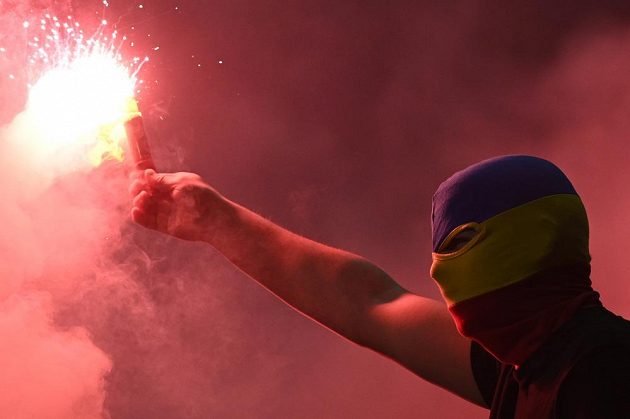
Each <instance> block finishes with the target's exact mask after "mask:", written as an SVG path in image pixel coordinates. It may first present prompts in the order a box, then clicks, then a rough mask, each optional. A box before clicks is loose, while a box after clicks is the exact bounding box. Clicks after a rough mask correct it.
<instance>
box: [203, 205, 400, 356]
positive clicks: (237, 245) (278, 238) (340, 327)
mask: <svg viewBox="0 0 630 419" xmlns="http://www.w3.org/2000/svg"><path fill="white" fill-rule="evenodd" d="M214 201H215V202H214V205H213V209H212V212H211V213H212V216H209V217H205V220H204V231H205V233H204V241H206V242H208V243H209V244H211V245H212V246H214V247H215V248H216V249H217V250H218V251H219V252H221V253H222V254H223V255H224V256H225V257H226V258H228V259H229V260H230V261H231V262H232V263H234V264H235V265H236V266H237V267H238V268H240V269H241V270H242V271H243V272H245V273H246V274H247V275H249V276H250V277H252V278H253V279H255V280H256V281H257V282H259V283H260V284H261V285H263V286H264V287H266V288H267V289H269V290H270V291H271V292H272V293H274V294H275V295H277V296H278V297H279V298H281V299H282V300H284V301H285V302H287V303H288V304H290V305H291V306H293V307H295V308H296V309H297V310H299V311H301V312H303V313H304V314H306V315H308V316H310V317H312V318H313V319H315V320H316V321H318V322H320V323H322V324H324V325H325V326H326V327H328V328H330V329H332V330H334V331H336V332H338V333H340V334H341V335H343V336H345V337H347V338H349V339H351V340H353V341H355V342H358V343H360V344H364V343H365V342H366V333H367V331H366V329H369V325H368V323H369V322H368V321H367V316H368V313H369V311H370V308H371V307H372V306H373V305H374V304H376V303H378V302H380V301H379V300H380V299H384V298H385V299H386V298H389V296H391V294H392V293H396V292H398V291H402V289H401V288H400V287H399V286H398V285H397V284H396V283H395V282H394V281H393V280H391V279H390V278H389V276H387V274H385V273H384V272H383V271H382V270H380V269H379V268H377V267H376V266H375V265H374V264H372V263H370V262H369V261H367V260H365V259H363V258H361V257H360V256H357V255H354V254H351V253H348V252H345V251H342V250H339V249H334V248H331V247H329V246H325V245H323V244H320V243H317V242H314V241H312V240H309V239H306V238H304V237H301V236H298V235H296V234H294V233H291V232H290V231H288V230H286V229H283V228H282V227H279V226H278V225H276V224H274V223H272V222H270V221H268V220H266V219H264V218H263V217H261V216H259V215H257V214H255V213H253V212H252V211H250V210H248V209H246V208H243V207H241V206H239V205H237V204H235V203H233V202H230V201H229V200H227V199H225V198H223V197H221V196H219V195H217V196H215V198H214Z"/></svg>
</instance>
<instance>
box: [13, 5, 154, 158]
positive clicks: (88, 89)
mask: <svg viewBox="0 0 630 419" xmlns="http://www.w3.org/2000/svg"><path fill="white" fill-rule="evenodd" d="M31 26H32V25H25V26H24V28H25V30H28V28H29V27H31ZM106 26H107V22H106V21H103V23H102V24H101V26H100V28H99V30H98V31H97V32H96V34H95V35H94V36H92V37H90V38H86V37H85V35H84V34H83V31H82V29H81V28H80V26H79V25H78V23H76V22H74V20H73V19H72V17H71V16H68V21H66V22H62V21H61V20H60V19H58V18H57V17H55V16H48V15H47V16H46V19H42V20H41V26H40V27H39V28H38V29H37V30H38V31H39V30H40V29H41V31H40V32H41V33H40V32H37V34H36V35H33V36H32V38H31V41H30V43H29V46H30V47H31V48H32V55H31V59H30V63H31V65H32V66H33V67H36V66H37V65H38V64H39V66H40V67H41V68H40V71H39V73H40V74H41V76H40V77H39V78H38V79H37V81H36V82H35V83H34V84H33V85H30V89H29V97H28V104H27V113H28V114H29V120H31V121H32V125H33V126H32V129H33V130H35V132H36V133H37V138H38V139H39V141H38V144H37V148H38V149H39V150H38V152H39V153H44V154H45V155H47V156H50V157H53V156H55V155H58V154H59V153H61V154H68V153H71V154H73V155H74V154H76V153H78V155H81V156H83V159H87V160H89V162H90V163H91V164H92V165H93V166H98V165H100V164H101V163H102V162H103V161H104V160H107V159H116V160H118V161H122V159H123V156H124V151H123V144H124V140H125V138H126V134H125V127H124V124H125V122H126V121H128V120H130V119H132V118H134V117H137V116H140V112H139V110H138V106H137V103H136V101H135V99H134V94H135V92H136V83H137V79H136V75H137V73H138V71H139V70H140V68H141V66H142V64H143V63H144V62H146V61H147V60H148V58H145V59H144V60H141V59H139V58H138V57H135V58H134V59H133V60H132V61H131V64H125V63H124V62H123V60H122V57H121V54H120V53H119V52H118V49H119V48H120V46H121V45H122V41H124V40H126V38H125V37H123V39H122V41H121V42H117V32H113V33H112V34H111V35H110V36H105V35H104V33H105V30H104V29H105V28H106ZM115 42H117V43H119V44H120V45H119V47H118V49H117V48H116V47H115V46H114V43H115Z"/></svg>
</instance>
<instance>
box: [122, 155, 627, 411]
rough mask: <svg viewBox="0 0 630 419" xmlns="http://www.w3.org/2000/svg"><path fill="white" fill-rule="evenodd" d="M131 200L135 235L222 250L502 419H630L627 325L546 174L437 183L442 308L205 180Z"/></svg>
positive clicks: (486, 174)
mask: <svg viewBox="0 0 630 419" xmlns="http://www.w3.org/2000/svg"><path fill="white" fill-rule="evenodd" d="M131 192H132V194H133V195H134V196H135V198H134V203H133V209H132V218H133V219H134V221H136V222H137V223H139V224H141V225H143V226H145V227H148V228H152V229H155V230H158V231H161V232H164V233H167V234H171V235H173V236H176V237H179V238H182V239H186V240H196V241H204V242H206V243H208V244H210V245H212V246H214V247H215V248H216V249H217V250H218V251H220V252H221V253H223V254H224V255H225V256H226V257H227V258H228V259H229V260H230V261H231V262H232V263H234V264H235V265H236V266H238V267H239V268H240V269H241V270H243V271H244V272H245V273H246V274H248V275H249V276H250V277H252V278H253V279H254V280H256V281H258V282H259V283H260V284H262V285H263V286H265V287H266V288H267V289H269V290H270V291H271V292H273V293H274V294H275V295H277V296H278V297H279V298H281V299H282V300H284V301H285V302H287V303H288V304H290V305H291V306H293V307H294V308H296V309H297V310H299V311H301V312H302V313H304V314H306V315H307V316H309V317H311V318H313V319H314V320H316V321H318V322H319V323H321V324H323V325H325V326H326V327H328V328H330V329H332V330H334V331H335V332H337V333H339V334H341V335H342V336H345V337H347V338H348V339H350V340H351V341H353V342H356V343H358V344H360V345H362V346H365V347H368V348H371V349H373V350H375V351H378V352H380V353H382V354H384V355H386V356H388V357H390V358H392V359H394V360H395V361H397V362H398V363H400V364H402V365H403V366H405V367H407V368H408V369H410V370H411V371H413V372H415V373H416V374H418V375H419V376H421V377H423V378H424V379H426V380H428V381H430V382H432V383H435V384H436V385H439V386H441V387H443V388H445V389H447V390H449V391H451V392H453V393H455V394H458V395H459V396H461V397H463V398H465V399H467V400H469V401H471V402H473V403H476V404H478V405H481V406H485V407H489V408H490V409H491V418H500V419H507V418H536V419H546V418H606V419H608V418H610V419H612V418H625V417H629V418H630V323H629V322H627V321H625V320H624V319H622V318H620V317H618V316H615V315H614V314H612V313H610V312H609V311H607V310H606V309H604V308H603V307H602V305H601V303H600V302H599V296H598V294H597V293H596V292H595V291H593V289H592V288H591V282H590V278H589V274H590V256H589V251H588V221H587V218H586V212H585V210H584V207H583V205H582V202H581V200H580V198H579V196H578V195H577V193H576V192H575V189H574V188H573V186H572V185H571V183H570V182H569V180H568V179H567V178H566V176H565V175H564V174H563V173H562V172H561V171H560V170H559V169H558V168H557V167H556V166H554V165H553V164H552V163H550V162H548V161H546V160H542V159H539V158H535V157H529V156H507V157H500V158H495V159H491V160H487V161H484V162H481V163H479V164H476V165H473V166H471V167H469V168H467V169H465V170H463V171H461V172H458V173H456V174H455V175H453V176H452V177H451V178H449V179H448V180H447V181H445V182H444V183H443V184H442V185H440V187H439V188H438V190H437V192H436V194H435V196H434V202H433V214H432V216H433V220H432V221H433V247H434V253H433V265H432V268H431V275H432V277H433V279H434V280H435V281H436V283H437V285H438V286H439V288H440V290H441V292H442V295H443V297H444V300H445V301H446V305H447V307H446V308H445V307H444V305H443V304H440V303H438V302H436V301H433V300H430V299H427V298H424V297H421V296H418V295H414V294H412V293H410V292H409V291H407V290H405V289H403V288H402V287H401V286H400V285H398V284H397V283H396V282H395V281H394V280H392V279H391V278H390V277H389V276H388V275H387V274H386V273H385V272H383V271H382V270H381V269H379V268H378V267H376V266H375V265H374V264H372V263H370V262H369V261H367V260H365V259H363V258H361V257H359V256H357V255H353V254H350V253H348V252H344V251H342V250H338V249H333V248H330V247H328V246H325V245H322V244H319V243H316V242H313V241H310V240H308V239H305V238H303V237H300V236H297V235H295V234H293V233H291V232H289V231H287V230H285V229H283V228H281V227H279V226H277V225H275V224H273V223H271V222H269V221H268V220H265V219H264V218H262V217H260V216H258V215H256V214H254V213H252V212H251V211H249V210H247V209H245V208H243V207H241V206H239V205H237V204H235V203H233V202H231V201H229V200H227V199H226V198H224V197H223V196H221V195H220V194H219V193H218V192H216V191H215V190H214V189H212V188H211V187H210V186H208V185H207V184H206V183H205V182H203V180H202V179H201V178H199V177H198V176H196V175H193V174H189V173H178V174H157V173H155V172H153V171H151V170H148V171H145V172H142V173H138V174H137V175H136V179H135V180H134V182H133V183H132V186H131ZM453 320H454V323H455V326H456V327H454V326H453Z"/></svg>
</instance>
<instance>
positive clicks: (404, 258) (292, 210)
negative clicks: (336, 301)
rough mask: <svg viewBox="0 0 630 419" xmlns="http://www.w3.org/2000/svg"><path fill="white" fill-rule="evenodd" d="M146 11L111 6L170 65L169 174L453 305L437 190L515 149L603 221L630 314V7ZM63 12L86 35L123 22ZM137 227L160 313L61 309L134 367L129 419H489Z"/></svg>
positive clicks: (163, 144) (15, 103)
mask: <svg viewBox="0 0 630 419" xmlns="http://www.w3.org/2000/svg"><path fill="white" fill-rule="evenodd" d="M40 3H41V4H40ZM138 4H140V2H138V3H132V2H123V1H116V0H112V1H111V6H110V7H109V8H108V9H107V10H105V13H106V15H107V16H106V17H107V18H108V19H109V21H110V22H112V23H116V24H117V25H118V27H119V28H120V30H121V32H123V33H127V34H128V35H129V36H130V39H131V40H133V41H134V42H135V47H134V48H131V47H130V46H127V47H125V49H124V53H125V54H127V55H133V54H139V55H144V54H147V53H150V54H149V55H150V56H151V61H150V62H149V63H148V64H147V65H146V66H145V67H144V69H143V71H142V72H141V78H142V79H143V80H144V86H145V87H144V88H143V92H142V94H141V95H140V105H141V108H142V110H143V112H144V114H145V118H146V124H147V127H148V130H149V133H150V134H151V141H152V144H153V146H154V154H155V159H156V162H157V164H158V165H159V167H160V168H161V169H163V170H168V171H175V170H177V171H179V170H187V171H195V172H198V173H200V174H201V175H202V176H203V177H205V178H206V179H207V180H208V181H209V182H210V183H211V184H212V185H214V186H215V187H216V188H217V189H219V190H220V191H221V192H222V193H223V194H225V195H226V196H228V197H229V198H231V199H233V200H236V201H237V202H240V203H241V204H243V205H245V206H247V207H249V208H251V209H253V210H255V211H257V212H259V213H260V214H262V215H264V216H266V217H269V218H270V219H272V220H273V221H275V222H278V223H279V224H281V225H283V226H285V227H288V228H289V229H292V230H293V231H296V232H298V233H300V234H304V235H306V236H308V237H311V238H313V239H316V240H319V241H323V242H325V243H327V244H331V245H333V246H337V247H341V248H344V249H348V250H351V251H354V252H357V253H360V254H362V255H364V256H366V257H368V258H370V259H371V260H373V261H375V262H376V263H377V264H379V265H380V266H381V267H383V268H384V269H385V270H386V271H388V272H389V273H390V274H391V275H392V276H393V277H394V278H396V279H397V280H398V281H399V282H400V283H401V284H403V286H405V287H408V288H409V289H411V290H413V291H415V292H418V293H421V294H424V295H428V296H431V297H434V298H439V294H438V292H437V290H436V288H435V286H434V285H433V284H432V282H431V279H430V278H429V275H428V270H429V265H430V206H431V195H432V193H433V191H434V190H435V188H436V187H437V185H438V184H439V183H440V182H441V181H442V180H443V179H445V178H446V177H448V176H449V175H450V174H451V173H452V172H454V171H456V170H459V169H461V168H463V167H465V166H467V165H468V164H471V163H474V162H476V161H478V160H480V159H483V158H488V157H491V156H495V155H500V154H514V153H526V154H534V155H538V156H542V157H545V158H549V159H551V160H553V161H554V162H556V163H557V164H558V165H559V166H560V167H561V168H563V169H564V170H565V171H566V172H567V174H568V175H569V177H570V178H571V179H573V181H574V183H575V185H576V188H577V189H578V192H580V194H581V195H582V197H583V200H584V201H585V204H586V206H587V210H588V211H589V215H590V218H591V226H592V255H593V281H594V284H595V288H596V289H598V290H600V291H601V293H602V298H603V301H604V303H605V304H607V305H608V306H609V307H610V308H611V309H612V310H614V311H616V312H618V313H619V314H622V315H625V316H629V315H630V306H629V305H628V297H629V292H630V285H628V278H627V276H626V272H627V269H626V266H627V260H628V256H627V237H628V236H629V235H630V224H629V221H628V220H630V217H629V216H628V209H629V208H630V199H629V197H630V194H628V191H627V189H628V188H627V186H626V185H627V184H628V181H629V178H630V167H628V163H627V162H628V158H629V157H630V153H629V152H628V133H629V132H630V123H629V122H628V121H629V118H628V116H629V115H628V114H629V112H628V111H629V109H630V108H629V106H628V105H629V104H630V30H629V29H630V28H629V27H628V25H627V23H628V19H629V18H630V4H629V3H628V2H625V1H601V0H599V1H595V0H593V1H544V2H543V1H531V0H529V1H497V0H477V1H434V2H431V1H397V2H390V1H365V0H364V1H344V2H337V1H328V0H318V1H316V0H300V1H297V0H295V1H290V0H287V1H276V2H271V1H242V0H217V1H205V0H195V1H193V0H182V1H177V2H175V1H166V0H159V1H155V0H152V1H146V2H143V3H142V4H143V6H144V7H143V8H142V9H140V8H138ZM49 6H51V4H50V2H32V4H30V5H29V7H30V10H26V9H28V8H29V7H26V6H17V3H15V4H14V5H13V6H11V2H6V3H5V5H4V7H5V12H6V9H7V8H11V7H13V11H10V12H11V13H17V14H19V13H22V14H24V13H34V11H38V10H40V9H44V8H46V7H49ZM176 6H177V7H178V10H176V9H175V7H176ZM20 7H23V8H22V9H21V10H19V9H20ZM52 7H53V8H55V7H56V8H58V9H59V8H61V9H64V10H68V11H69V12H71V13H73V14H74V15H76V16H78V17H80V18H81V19H82V20H83V21H84V22H86V24H87V25H89V24H93V23H94V22H96V21H98V20H100V19H101V17H102V14H101V13H102V10H103V9H102V5H101V4H100V2H98V1H93V0H90V1H87V0H85V1H78V0H75V1H73V2H72V3H67V2H66V3H63V2H59V3H58V4H53V5H52ZM97 12H98V13H97ZM90 22H91V23H90ZM5 36H6V37H10V34H5ZM157 46H159V47H160V48H159V50H157V51H154V50H153V48H154V47H157ZM220 62H221V63H220ZM4 65H5V68H3V69H2V70H3V71H7V68H6V67H7V66H8V67H10V65H9V64H6V63H5V64H4ZM0 88H2V90H3V96H4V98H3V100H2V102H1V103H0V107H1V109H0V110H1V111H2V117H3V119H4V120H5V121H8V120H10V119H11V116H12V115H13V114H14V113H15V112H17V111H19V110H20V109H22V107H23V99H20V98H23V92H21V90H20V89H19V88H17V87H16V86H15V83H10V82H8V81H7V80H6V79H4V78H3V80H2V81H0ZM10 93H11V96H10V99H9V94H10ZM123 233H124V234H125V235H127V236H128V237H131V239H130V240H131V242H132V243H133V244H134V245H135V246H138V247H139V248H140V249H142V252H144V253H143V254H146V257H147V260H149V261H150V262H147V263H146V264H145V265H143V267H142V268H138V269H136V270H135V271H133V272H132V274H130V275H131V277H132V278H133V280H134V281H135V283H137V284H139V286H141V287H142V289H143V290H144V293H145V294H144V295H145V296H146V302H148V304H150V307H151V309H150V310H144V309H143V308H138V307H136V306H134V303H133V301H131V302H125V303H124V304H118V305H115V306H111V305H106V304H104V303H102V304H99V303H98V302H95V303H94V304H95V307H96V308H93V307H92V308H90V309H89V310H88V309H86V308H85V307H83V306H81V305H80V304H79V305H78V306H77V305H75V306H73V308H71V309H68V311H67V312H66V314H65V315H64V314H63V312H62V314H61V315H60V316H59V322H60V324H65V323H68V324H81V325H85V326H86V327H87V328H88V329H89V330H90V331H91V332H92V333H93V336H94V341H95V343H96V344H97V345H98V346H99V347H101V348H102V349H103V350H104V351H105V352H106V353H108V354H109V355H110V357H111V358H112V360H113V361H114V369H113V371H112V373H111V374H110V375H109V377H108V379H107V394H108V395H107V399H106V407H107V409H108V411H109V412H110V414H111V417H112V418H113V419H123V418H124V419H144V418H147V419H148V418H208V417H217V418H313V419H314V418H351V417H356V418H387V417H396V418H422V417H426V418H438V417H439V418H462V417H467V418H482V417H485V416H486V415H487V412H485V411H483V410H482V409H479V408H477V407H474V406H472V405H470V404H468V403H467V402H464V401H460V400H459V399H457V398H456V397H455V396H452V395H449V394H448V393H446V392H445V391H443V390H440V389H437V388H434V387H433V386H431V385H429V384H427V383H425V382H423V381H422V380H420V379H418V378H416V377H415V376H413V375H412V374H411V373H409V372H407V371H405V370H403V369H402V368H400V367H399V366H397V365H395V364H394V363H392V362H391V361H388V360H386V359H384V358H382V357H381V356H379V355H375V354H372V353H370V352H369V351H367V350H365V349H362V348H359V347H357V346H354V345H352V344H349V343H347V342H345V341H344V340H343V339H342V338H340V337H338V336H335V335H333V334H331V333H329V332H327V331H326V330H324V329H323V328H321V327H320V326H318V325H316V324H314V323H312V322H310V321H309V320H307V319H305V318H303V317H301V316H300V315H298V314H296V313H295V312H293V311H292V310H291V309H290V308H288V307H286V306H284V305H282V304H280V303H278V302H277V300H275V298H274V297H272V296H271V295H269V294H268V293H267V292H265V291H264V290H262V289H261V288H260V287H258V286H257V285H255V284H254V283H253V282H251V281H249V280H247V279H246V278H245V277H244V276H243V275H241V274H240V273H238V272H237V271H235V270H234V269H233V268H231V267H230V266H229V265H228V264H227V263H226V262H225V261H223V259H222V258H221V257H220V256H218V255H216V254H215V253H214V252H213V251H212V249H208V248H205V247H203V246H197V245H194V244H186V243H181V242H176V241H173V240H168V239H165V238H163V237H158V236H155V235H153V234H151V233H148V232H145V231H141V230H139V229H138V228H137V227H135V226H132V225H129V224H126V225H125V226H124V227H123ZM127 246H130V245H129V244H128V245H127ZM126 249H127V248H126ZM134 252H138V251H137V250H134ZM124 253H125V252H121V253H116V252H115V251H114V252H113V256H112V258H113V260H117V261H123V262H125V261H126V262H129V261H128V260H126V259H125V258H126V257H127V256H126V254H124ZM121 263H122V262H121ZM129 263H130V264H131V262H129ZM123 266H130V265H124V264H123ZM100 292H102V291H99V293H100ZM96 299H98V298H95V300H96ZM77 307H78V308H77ZM81 307H83V308H81ZM95 313H96V314H95ZM418 352H419V353H420V354H421V353H422V348H418Z"/></svg>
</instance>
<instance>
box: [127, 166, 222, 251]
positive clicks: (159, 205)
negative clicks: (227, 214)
mask: <svg viewBox="0 0 630 419" xmlns="http://www.w3.org/2000/svg"><path fill="white" fill-rule="evenodd" d="M129 191H130V193H131V195H132V196H133V197H134V198H133V208H132V210H131V218H132V219H133V221H135V222H136V223H138V224H140V225H142V226H144V227H147V228H150V229H154V230H157V231H160V232H162V233H166V234H170V235H172V236H175V237H178V238H180V239H184V240H204V241H207V239H208V238H209V235H211V234H212V221H213V218H214V217H219V218H220V214H219V212H220V211H219V207H220V206H221V205H220V203H221V201H222V197H221V196H220V195H219V194H218V193H217V192H216V191H215V190H214V189H213V188H211V187H210V186H209V185H208V184H207V183H205V182H204V181H203V179H201V177H199V176H198V175H196V174H193V173H185V172H182V173H156V172H155V171H154V170H151V169H149V170H145V171H138V172H135V173H134V174H132V183H131V186H130V188H129Z"/></svg>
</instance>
